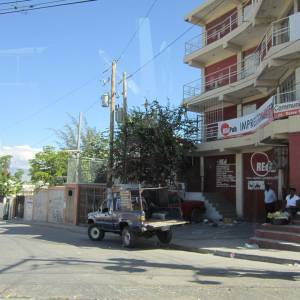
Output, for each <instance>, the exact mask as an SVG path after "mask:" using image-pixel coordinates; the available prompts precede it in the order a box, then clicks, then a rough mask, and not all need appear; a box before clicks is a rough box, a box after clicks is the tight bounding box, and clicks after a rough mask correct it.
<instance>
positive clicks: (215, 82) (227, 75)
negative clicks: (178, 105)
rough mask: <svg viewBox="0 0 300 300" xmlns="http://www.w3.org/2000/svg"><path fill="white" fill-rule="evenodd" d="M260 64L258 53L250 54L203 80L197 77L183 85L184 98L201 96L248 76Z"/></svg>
mask: <svg viewBox="0 0 300 300" xmlns="http://www.w3.org/2000/svg"><path fill="white" fill-rule="evenodd" d="M257 66H258V58H257V54H256V53H254V54H253V55H251V56H248V57H247V59H245V60H243V61H242V62H240V63H236V64H232V65H230V66H228V67H226V68H223V69H221V70H218V71H216V72H213V73H210V74H208V75H206V76H204V78H203V80H201V79H197V80H195V81H192V82H190V83H187V84H185V85H184V86H183V99H184V100H187V99H190V98H193V97H197V96H200V95H202V94H204V93H206V92H209V91H212V90H215V89H218V88H220V87H223V86H227V85H229V84H232V83H234V82H237V81H239V80H243V79H245V78H248V77H249V76H251V75H253V74H254V73H255V70H256V68H257Z"/></svg>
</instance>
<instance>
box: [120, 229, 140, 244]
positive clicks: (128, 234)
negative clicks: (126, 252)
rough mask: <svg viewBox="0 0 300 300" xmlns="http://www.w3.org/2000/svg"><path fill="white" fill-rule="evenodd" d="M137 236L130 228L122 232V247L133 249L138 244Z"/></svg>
mask: <svg viewBox="0 0 300 300" xmlns="http://www.w3.org/2000/svg"><path fill="white" fill-rule="evenodd" d="M136 238H137V236H136V234H135V233H134V232H132V231H131V230H130V229H129V227H128V226H125V227H124V228H123V230H122V245H123V246H124V247H126V248H133V247H134V245H135V242H136Z"/></svg>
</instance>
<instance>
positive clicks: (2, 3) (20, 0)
mask: <svg viewBox="0 0 300 300" xmlns="http://www.w3.org/2000/svg"><path fill="white" fill-rule="evenodd" d="M29 1H32V0H17V1H9V2H0V5H9V4H18V3H24V2H29Z"/></svg>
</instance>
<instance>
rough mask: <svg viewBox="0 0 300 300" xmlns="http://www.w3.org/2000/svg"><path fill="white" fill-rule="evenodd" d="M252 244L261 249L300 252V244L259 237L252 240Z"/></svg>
mask: <svg viewBox="0 0 300 300" xmlns="http://www.w3.org/2000/svg"><path fill="white" fill-rule="evenodd" d="M250 243H251V244H257V245H258V246H259V247H260V248H267V249H277V250H287V251H296V252H300V244H298V243H291V242H286V241H281V240H272V239H265V238H259V237H253V238H251V239H250Z"/></svg>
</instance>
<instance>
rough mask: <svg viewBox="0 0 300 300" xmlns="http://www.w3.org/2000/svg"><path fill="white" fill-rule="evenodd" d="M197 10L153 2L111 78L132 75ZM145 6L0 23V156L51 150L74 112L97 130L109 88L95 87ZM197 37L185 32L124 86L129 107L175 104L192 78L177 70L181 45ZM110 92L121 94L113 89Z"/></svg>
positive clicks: (114, 4) (138, 1) (67, 10)
mask: <svg viewBox="0 0 300 300" xmlns="http://www.w3.org/2000/svg"><path fill="white" fill-rule="evenodd" d="M201 2H202V1H201V0H184V1H183V0H158V2H157V4H156V6H155V7H154V9H153V11H152V12H151V15H150V18H149V21H148V20H146V21H144V22H143V25H142V27H141V31H140V33H139V34H138V35H137V37H136V39H135V40H134V41H133V43H132V44H131V46H130V48H129V49H128V51H127V52H126V54H125V56H124V58H123V59H122V60H121V62H120V63H119V65H118V66H117V71H118V73H119V74H122V72H123V71H126V72H127V73H129V74H130V73H131V72H133V71H135V70H136V69H137V68H138V67H139V66H140V65H141V63H143V61H145V60H146V59H147V58H148V57H151V55H152V54H153V53H157V52H158V51H159V50H160V49H162V48H163V47H165V45H166V44H167V43H169V42H170V41H172V40H173V39H174V38H175V37H177V36H178V35H179V34H181V33H182V32H183V31H184V30H185V29H187V28H188V27H189V26H190V25H189V24H187V23H185V22H184V21H183V16H184V15H185V14H186V13H187V12H189V11H190V10H191V9H193V8H195V7H196V6H198V5H199V4H201ZM0 3H1V2H0ZM151 3H152V0H126V1H125V0H100V1H98V2H95V3H89V4H83V5H78V6H76V5H74V6H69V7H64V8H56V9H47V10H40V11H34V12H29V13H26V14H25V13H22V14H11V15H2V16H0V34H1V44H0V103H1V121H0V150H1V148H2V149H3V148H5V149H6V152H9V151H10V150H7V149H11V151H12V152H13V149H14V148H15V147H19V148H20V146H22V147H24V146H26V147H27V148H26V149H28V148H33V149H35V148H40V147H42V146H43V145H47V144H55V136H54V135H53V134H52V132H51V130H50V129H51V128H53V129H59V128H61V127H62V126H63V124H64V123H65V122H67V121H68V114H71V115H78V113H79V112H80V111H83V112H85V114H84V115H85V117H86V119H87V121H88V123H89V125H90V126H94V127H97V128H100V129H102V130H105V129H106V128H107V127H108V111H107V110H106V109H104V108H101V106H100V97H101V94H102V93H104V92H105V91H106V90H107V89H108V88H109V86H108V85H107V86H103V84H102V83H101V80H102V79H105V78H107V77H109V75H110V74H109V73H105V74H102V71H103V70H104V69H106V68H107V67H108V65H107V61H111V60H112V59H113V58H116V57H118V56H119V54H120V52H121V51H122V49H123V48H124V46H125V45H126V43H127V42H128V40H129V38H130V37H131V35H132V34H133V32H134V31H135V29H136V28H137V26H138V24H139V23H140V22H141V18H143V16H144V15H145V13H146V11H147V10H148V8H149V7H150V5H151ZM199 32H200V31H199V29H198V28H196V27H195V28H193V29H192V30H191V31H190V32H189V33H188V34H187V35H186V36H185V37H184V38H182V39H181V40H180V41H178V42H177V43H176V44H175V45H173V46H172V47H171V48H170V49H168V50H167V51H166V52H165V53H164V54H163V55H162V56H161V57H160V58H158V59H156V60H155V62H154V63H153V64H150V65H149V66H148V67H146V68H145V69H144V70H143V71H142V72H140V73H139V74H137V75H136V76H135V77H134V78H133V81H131V82H129V84H130V87H129V92H128V105H129V107H132V106H138V105H141V104H142V103H143V102H144V99H145V97H146V98H148V99H149V100H153V99H154V98H157V99H158V100H159V101H161V102H162V103H166V101H167V98H169V99H170V101H171V103H172V104H174V105H177V104H179V103H180V101H181V100H182V85H183V84H184V83H186V82H189V81H191V80H194V79H196V78H197V77H198V76H199V72H198V71H197V70H193V69H192V68H190V67H188V66H186V65H184V64H183V54H184V42H185V41H186V40H188V39H189V38H191V37H193V36H195V35H196V34H197V33H199ZM151 45H152V47H151ZM151 48H152V49H151ZM12 49H13V50H12ZM118 89H119V93H120V94H121V86H119V87H118ZM97 100H98V103H97ZM117 101H120V103H121V98H120V99H117ZM92 104H94V105H93V106H91V105H92ZM45 106H47V109H44V107H45ZM88 108H90V109H88ZM2 152H3V151H2ZM0 154H1V152H0Z"/></svg>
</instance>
